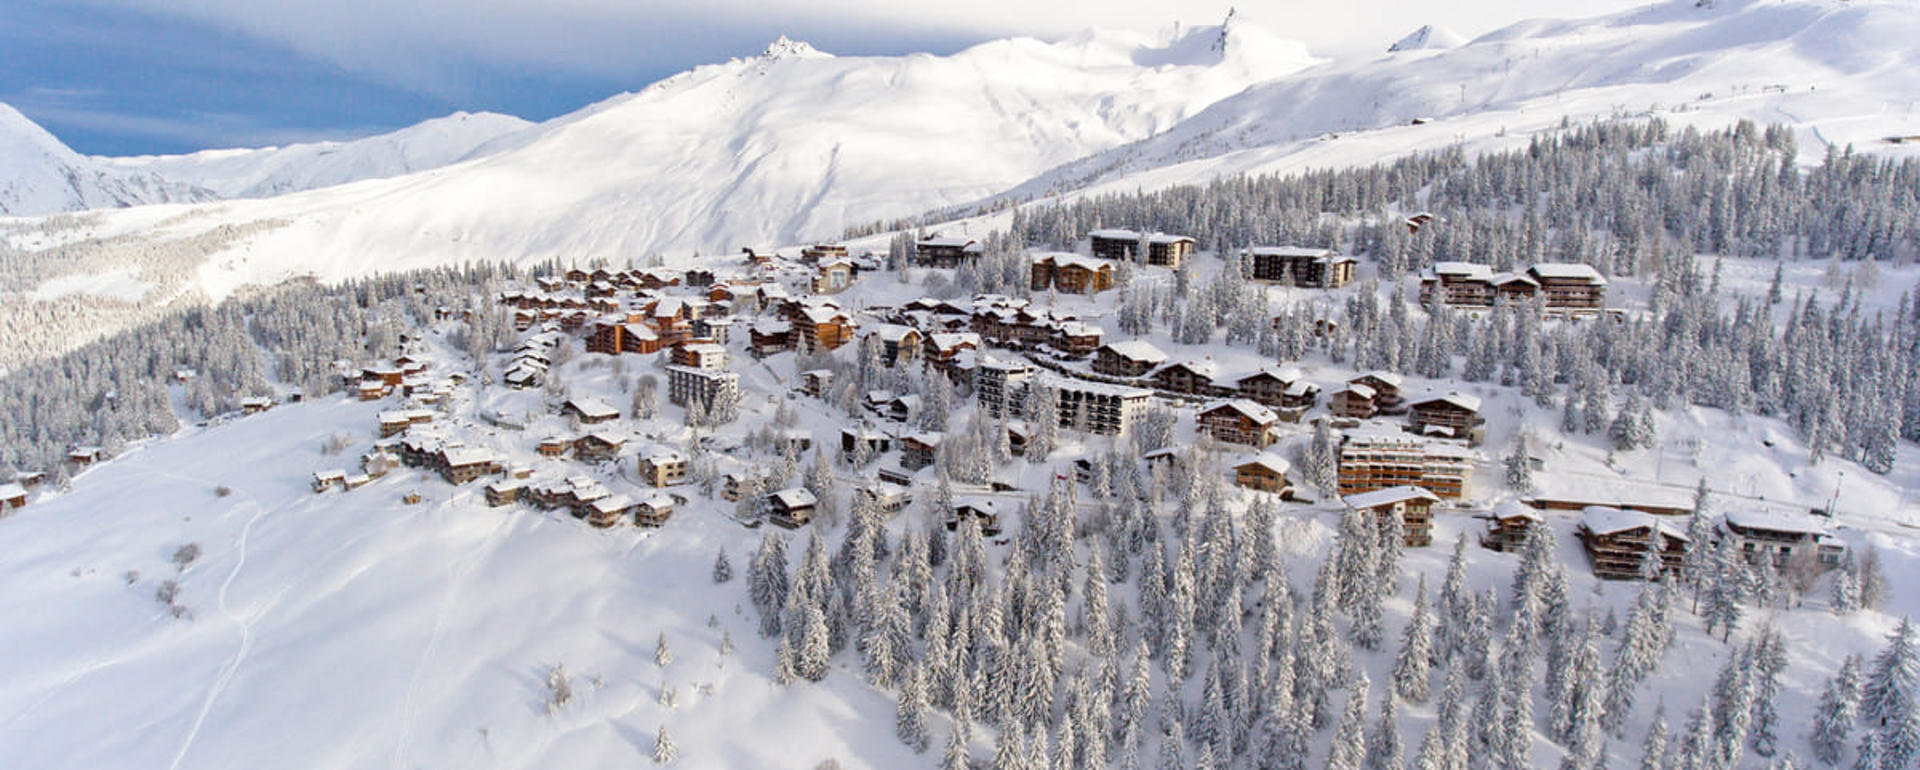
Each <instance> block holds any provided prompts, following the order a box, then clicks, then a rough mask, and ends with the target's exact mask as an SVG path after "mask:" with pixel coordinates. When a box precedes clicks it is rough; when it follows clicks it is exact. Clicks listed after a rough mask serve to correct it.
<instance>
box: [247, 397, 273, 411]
mask: <svg viewBox="0 0 1920 770" xmlns="http://www.w3.org/2000/svg"><path fill="white" fill-rule="evenodd" d="M272 408H273V399H271V398H268V397H266V396H255V397H253V398H243V399H240V413H241V414H259V413H261V412H264V411H267V410H268V409H272Z"/></svg>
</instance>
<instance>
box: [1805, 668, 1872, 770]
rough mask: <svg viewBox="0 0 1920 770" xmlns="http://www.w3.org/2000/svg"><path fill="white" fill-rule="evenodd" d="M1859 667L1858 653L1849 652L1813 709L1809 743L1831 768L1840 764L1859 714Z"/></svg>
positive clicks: (1820, 758)
mask: <svg viewBox="0 0 1920 770" xmlns="http://www.w3.org/2000/svg"><path fill="white" fill-rule="evenodd" d="M1860 666H1861V662H1860V656H1859V655H1858V654H1853V655H1848V656H1847V657H1846V659H1845V660H1843V661H1841V663H1840V670H1838V671H1836V672H1834V675H1833V678H1832V679H1831V680H1828V682H1827V688H1826V690H1825V691H1824V692H1822V693H1821V694H1820V703H1819V705H1817V706H1815V707H1814V710H1813V728H1812V730H1811V732H1810V733H1809V734H1808V736H1807V742H1808V743H1810V744H1812V745H1813V758H1814V759H1817V760H1819V761H1820V762H1821V763H1822V764H1825V765H1827V766H1829V767H1833V766H1837V765H1839V764H1840V759H1841V757H1842V755H1844V754H1845V753H1846V750H1847V740H1848V738H1849V737H1850V736H1851V735H1852V733H1853V724H1854V721H1855V720H1856V719H1857V717H1858V716H1859V704H1860V691H1861V686H1862V682H1861V674H1860Z"/></svg>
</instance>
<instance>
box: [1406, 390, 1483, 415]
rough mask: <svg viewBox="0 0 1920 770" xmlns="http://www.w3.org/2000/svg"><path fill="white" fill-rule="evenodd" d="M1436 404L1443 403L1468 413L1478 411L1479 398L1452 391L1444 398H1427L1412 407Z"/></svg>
mask: <svg viewBox="0 0 1920 770" xmlns="http://www.w3.org/2000/svg"><path fill="white" fill-rule="evenodd" d="M1436 402H1438V403H1444V404H1452V405H1454V406H1457V407H1460V408H1461V409H1465V410H1467V411H1469V412H1478V411H1480V397H1479V396H1476V395H1473V394H1471V393H1461V392H1459V391H1454V392H1451V393H1448V394H1446V395H1444V396H1428V397H1427V398H1423V399H1421V400H1420V401H1419V402H1418V403H1416V404H1414V406H1416V407H1417V406H1424V405H1426V404H1432V403H1436Z"/></svg>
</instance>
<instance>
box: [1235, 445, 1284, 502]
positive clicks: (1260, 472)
mask: <svg viewBox="0 0 1920 770" xmlns="http://www.w3.org/2000/svg"><path fill="white" fill-rule="evenodd" d="M1292 468H1293V465H1292V463H1289V462H1287V461H1286V460H1284V459H1282V458H1280V457H1278V456H1275V455H1273V454H1271V453H1266V452H1262V453H1261V454H1259V455H1256V456H1254V457H1253V458H1252V459H1250V460H1247V461H1245V462H1242V463H1240V464H1239V465H1235V466H1233V483H1234V485H1235V486H1239V487H1242V488H1244V489H1251V490H1253V491H1255V492H1271V493H1273V494H1276V495H1279V496H1280V497H1281V499H1288V498H1291V497H1293V483H1292V482H1290V481H1288V480H1287V471H1289V470H1292Z"/></svg>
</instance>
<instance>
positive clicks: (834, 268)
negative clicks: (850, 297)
mask: <svg viewBox="0 0 1920 770" xmlns="http://www.w3.org/2000/svg"><path fill="white" fill-rule="evenodd" d="M852 285H853V260H850V259H844V258H835V259H828V260H825V261H823V262H821V263H820V266H819V268H818V269H817V270H816V271H815V273H814V275H813V279H812V280H811V281H810V282H809V288H810V289H812V291H813V293H815V294H839V293H840V292H843V291H846V290H847V287H849V286H852Z"/></svg>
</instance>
